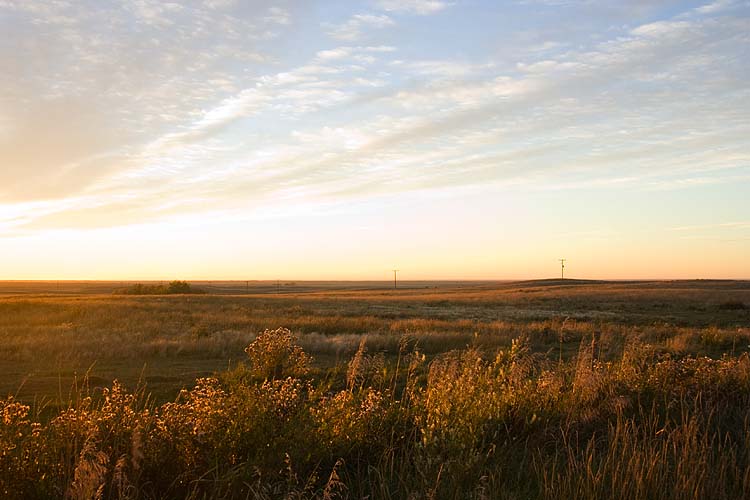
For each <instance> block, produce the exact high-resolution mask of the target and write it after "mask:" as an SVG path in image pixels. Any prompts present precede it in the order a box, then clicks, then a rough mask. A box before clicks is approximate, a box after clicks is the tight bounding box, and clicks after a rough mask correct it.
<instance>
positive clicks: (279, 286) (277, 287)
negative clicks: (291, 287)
mask: <svg viewBox="0 0 750 500" xmlns="http://www.w3.org/2000/svg"><path fill="white" fill-rule="evenodd" d="M280 293H281V281H280V280H276V295H278V294H280Z"/></svg>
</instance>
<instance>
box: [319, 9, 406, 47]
mask: <svg viewBox="0 0 750 500" xmlns="http://www.w3.org/2000/svg"><path fill="white" fill-rule="evenodd" d="M394 24H395V23H394V22H393V19H391V18H390V17H388V16H386V15H383V14H355V15H353V16H352V17H351V18H349V19H348V20H347V21H346V22H344V23H342V24H338V25H330V24H326V25H325V26H326V28H327V32H328V34H329V35H330V36H332V37H333V38H335V39H337V40H345V41H354V40H359V39H360V38H361V37H362V36H363V35H364V34H365V33H366V32H367V31H368V30H371V29H381V28H387V27H389V26H393V25H394Z"/></svg>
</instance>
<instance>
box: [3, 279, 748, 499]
mask: <svg viewBox="0 0 750 500" xmlns="http://www.w3.org/2000/svg"><path fill="white" fill-rule="evenodd" d="M683 285H684V284H641V285H639V286H636V285H633V284H626V285H623V284H605V285H590V284H584V285H580V286H565V287H561V286H558V285H556V284H553V285H551V286H546V287H542V286H539V285H533V286H532V285H528V286H526V285H524V286H521V285H517V286H515V287H512V286H509V285H503V286H496V287H487V286H482V287H470V288H461V289H459V288H456V289H442V290H441V289H429V290H426V289H422V290H404V291H398V292H387V291H358V292H355V291H341V290H334V291H326V292H320V293H309V294H304V295H287V296H284V295H281V296H267V295H255V296H251V295H247V296H214V295H205V296H174V297H167V296H151V297H138V296H127V297H123V296H110V295H107V296H104V295H94V296H68V297H61V296H58V297H42V296H26V297H6V298H2V299H0V359H2V361H1V362H0V373H2V375H3V377H2V380H3V381H4V383H5V384H6V387H4V388H3V390H4V391H6V392H7V393H11V394H13V393H16V392H18V394H17V395H16V396H17V397H13V396H9V397H6V398H4V399H2V400H0V418H2V425H0V495H2V496H4V497H8V498H60V497H67V498H145V499H149V498H174V497H179V498H247V497H250V498H282V497H283V498H363V497H369V498H584V499H585V498H592V499H593V498H611V497H621V498H644V499H650V498H657V499H658V498H664V499H668V498H695V499H698V498H717V499H724V498H726V499H730V498H748V497H750V438H749V437H748V436H750V415H749V414H748V411H747V408H748V407H750V357H749V356H748V350H749V349H750V347H749V345H750V329H748V327H747V325H748V324H749V323H748V316H747V315H748V311H747V310H746V309H742V308H735V307H732V308H727V307H725V306H722V304H726V303H728V302H731V301H741V302H742V303H747V302H748V290H747V289H746V288H742V286H740V285H741V284H737V283H729V284H725V286H723V287H722V286H721V284H717V283H708V284H700V283H698V284H696V283H692V284H691V285H690V286H687V287H686V286H683ZM279 325H284V326H285V327H287V328H288V329H287V328H278V327H279ZM259 334H260V335H259ZM248 346H250V347H248ZM246 348H247V349H246ZM248 356H249V357H248ZM230 361H231V363H232V368H231V369H229V370H226V368H227V365H228V363H229V362H230ZM92 363H96V364H95V365H94V367H93V368H92V369H90V370H89V376H88V377H83V378H81V377H80V376H78V377H73V376H72V373H73V372H78V373H79V374H80V373H83V372H84V371H86V370H88V369H89V367H90V366H91V364H92ZM144 363H149V366H150V368H149V369H147V370H146V371H145V375H142V374H140V373H138V372H140V371H143V370H142V368H141V367H142V366H143V364H144ZM34 373H36V375H34ZM212 373H213V376H211V377H201V375H209V374H212ZM29 374H31V376H29ZM45 374H46V375H45ZM45 376H46V377H47V382H46V383H45V382H44V378H45ZM113 378H119V379H121V380H125V381H126V384H125V385H128V386H130V387H138V389H137V390H136V391H135V392H129V391H128V390H126V389H125V385H123V384H120V383H114V384H112V383H111V381H112V379H113ZM196 378H197V379H198V380H197V381H195V379H196ZM22 379H26V383H25V385H23V387H22V390H21V391H16V389H17V388H18V386H19V385H20V381H21V380H22ZM74 380H75V381H76V382H77V385H74V386H73V390H72V391H69V390H68V388H67V387H65V388H63V386H68V387H69V386H70V385H71V382H73V381H74ZM138 380H141V382H143V381H144V380H145V381H146V382H147V386H146V387H143V386H142V385H137V382H138ZM160 384H161V385H160ZM181 387H193V388H192V389H190V390H182V391H180V388H181ZM149 393H150V394H151V396H149V395H148V394H149ZM45 397H46V398H47V401H48V403H40V398H45ZM49 401H52V403H53V404H50V403H49Z"/></svg>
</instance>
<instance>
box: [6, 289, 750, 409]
mask: <svg viewBox="0 0 750 500" xmlns="http://www.w3.org/2000/svg"><path fill="white" fill-rule="evenodd" d="M135 283H136V282H119V281H117V282H115V281H112V282H0V360H1V361H0V394H3V395H5V394H14V395H16V396H17V397H19V398H20V399H21V400H24V401H27V402H31V401H37V402H38V401H46V402H47V403H52V402H60V401H62V402H64V401H65V400H66V398H67V397H68V394H69V393H70V389H71V387H74V386H75V384H76V382H77V381H78V383H80V380H81V378H82V377H83V375H84V374H87V373H88V375H89V382H90V383H91V384H93V385H94V386H105V385H108V384H109V383H111V381H112V380H113V379H115V378H117V379H119V380H120V381H122V382H124V383H126V384H127V385H128V386H130V387H132V386H134V385H136V384H138V383H145V384H146V385H147V390H149V391H151V392H153V394H154V395H155V396H156V397H157V399H159V400H168V399H171V398H173V397H174V395H175V394H176V393H177V392H178V391H179V389H180V388H183V387H190V386H191V385H192V383H193V382H194V380H195V378H196V377H199V376H206V375H209V374H211V373H213V372H215V371H220V370H225V369H227V368H228V367H231V366H233V365H236V364H237V363H242V362H244V360H245V358H246V356H245V353H244V352H243V349H244V348H245V347H246V346H247V345H248V344H249V343H250V342H251V341H252V340H253V339H254V338H255V337H256V335H257V334H258V333H259V332H262V331H263V330H265V329H267V328H269V329H273V328H278V327H287V328H290V329H291V330H292V331H293V332H294V333H295V334H297V335H299V338H300V342H301V344H302V345H303V347H304V348H305V350H306V351H307V352H309V353H310V354H311V355H312V356H313V358H314V360H315V361H314V366H315V368H316V369H317V370H320V371H321V372H322V371H325V370H328V369H331V368H333V367H335V366H337V365H341V364H342V363H346V362H347V361H348V360H349V358H350V357H351V356H352V355H353V353H354V352H355V351H356V349H357V347H358V345H359V342H360V339H361V337H362V336H367V344H368V349H369V350H370V351H374V352H383V353H384V355H385V356H386V357H387V358H390V357H393V356H395V355H396V353H397V351H398V344H399V339H400V338H401V337H402V336H403V335H409V336H410V337H411V338H413V339H415V341H416V342H418V343H419V345H420V346H421V349H422V351H423V352H425V353H426V355H427V356H436V355H438V354H440V353H443V352H447V351H450V350H452V349H461V348H466V347H467V346H469V345H477V346H480V347H482V348H484V349H485V350H487V351H488V352H490V351H492V350H496V349H499V348H504V347H507V346H509V345H510V342H511V340H512V339H513V338H515V337H518V336H519V335H528V337H529V339H530V341H531V345H532V348H533V349H534V350H535V351H536V352H539V353H541V354H543V355H545V356H548V357H551V358H556V357H560V356H563V357H565V358H568V357H570V356H571V355H573V354H575V353H576V352H577V350H578V347H579V345H580V343H581V341H582V339H585V338H588V337H589V336H591V335H592V334H593V332H595V331H596V332H599V333H601V335H602V341H601V343H602V353H603V354H602V355H603V356H605V358H608V359H615V358H616V357H617V356H618V355H620V354H621V352H622V349H623V346H625V345H626V344H627V343H628V342H629V341H633V340H638V341H643V342H646V343H649V344H653V345H655V346H657V347H658V348H659V349H661V350H663V351H664V352H671V353H674V354H676V355H680V354H687V353H690V354H701V355H709V356H713V357H718V356H721V355H722V353H724V352H734V353H735V354H738V353H740V352H743V351H746V350H747V349H748V344H750V329H748V325H750V282H747V281H709V280H697V281H640V282H635V281H623V282H603V281H586V280H568V279H566V280H564V281H562V280H554V279H550V280H536V281H522V282H468V281H467V282H448V281H439V282H438V281H435V282H415V281H408V282H402V283H399V289H397V290H393V289H392V287H393V283H392V282H305V281H279V282H276V281H248V282H245V281H211V282H208V281H204V282H191V286H193V287H195V288H199V289H202V290H205V291H206V292H207V294H205V295H159V296H132V295H129V296H125V295H117V294H113V292H114V291H115V290H118V289H121V288H123V287H127V286H129V285H132V284H135ZM140 283H144V284H149V283H148V282H140ZM151 284H153V283H151ZM156 284H158V282H156Z"/></svg>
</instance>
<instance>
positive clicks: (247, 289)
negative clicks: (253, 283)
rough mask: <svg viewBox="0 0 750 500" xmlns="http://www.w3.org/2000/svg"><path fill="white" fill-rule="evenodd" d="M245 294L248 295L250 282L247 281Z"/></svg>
mask: <svg viewBox="0 0 750 500" xmlns="http://www.w3.org/2000/svg"><path fill="white" fill-rule="evenodd" d="M245 292H247V293H250V282H249V281H246V282H245Z"/></svg>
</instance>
